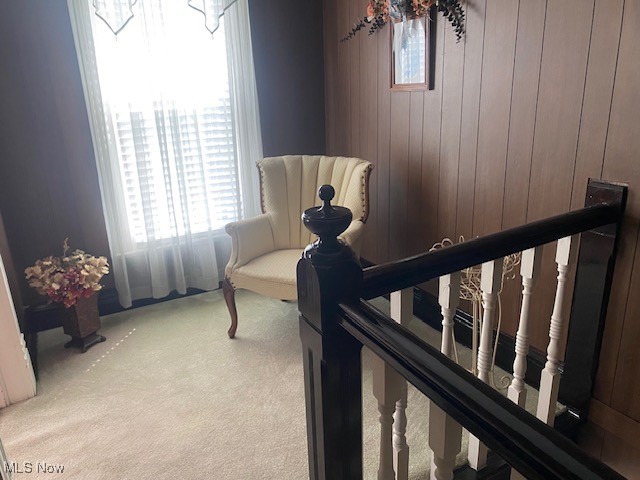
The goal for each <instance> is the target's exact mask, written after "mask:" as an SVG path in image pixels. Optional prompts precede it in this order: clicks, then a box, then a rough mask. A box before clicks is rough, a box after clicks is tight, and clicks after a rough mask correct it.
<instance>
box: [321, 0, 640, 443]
mask: <svg viewBox="0 0 640 480" xmlns="http://www.w3.org/2000/svg"><path fill="white" fill-rule="evenodd" d="M366 4H367V2H366V1H365V0H349V1H342V0H325V3H324V7H325V11H324V16H325V79H326V100H327V103H326V115H327V123H326V125H327V153H328V154H331V155H333V154H343V155H354V156H361V157H363V158H366V159H367V160H370V161H372V162H374V163H375V165H376V169H375V170H374V173H373V177H372V184H373V185H372V189H371V203H372V215H371V217H370V220H369V225H368V232H369V234H368V235H366V242H365V245H364V249H363V255H364V256H365V257H366V258H367V259H369V260H372V261H375V262H383V261H386V260H392V259H398V258H401V257H403V256H406V255H408V254H411V253H416V252H419V251H424V250H425V249H426V248H428V247H429V246H430V245H432V244H433V243H434V242H435V241H437V240H439V239H442V238H443V237H451V238H457V236H459V235H464V236H465V237H467V238H469V237H472V236H477V235H484V234H487V233H490V232H495V231H498V230H501V229H504V228H508V227H513V226H517V225H520V224H523V223H525V222H528V221H532V220H536V219H540V218H543V217H547V216H550V215H554V214H558V213H562V212H566V211H568V210H570V209H573V208H578V207H580V206H581V205H582V204H583V201H584V194H585V187H586V183H587V178H588V177H596V178H604V179H607V180H614V181H620V182H628V183H629V186H630V192H629V205H628V212H627V217H626V220H625V226H624V230H623V235H622V242H621V249H620V254H619V255H620V256H619V261H618V263H617V267H616V275H615V280H614V287H613V294H612V299H611V305H610V309H609V315H608V319H607V326H606V331H605V338H604V346H603V354H602V356H601V363H600V370H599V373H598V381H597V390H596V397H597V398H598V399H599V400H601V402H602V403H603V404H605V405H607V406H611V407H613V408H614V409H615V410H617V411H619V412H622V413H623V414H624V415H625V416H627V417H630V418H631V419H635V420H640V369H638V368H636V365H638V364H639V363H640V350H638V348H637V346H636V345H637V343H638V342H639V341H640V318H639V317H640V295H637V294H636V292H638V291H639V290H640V249H637V244H638V242H639V241H640V238H639V237H638V218H639V217H640V195H639V194H638V191H639V190H638V189H640V108H638V105H640V62H639V61H638V59H639V58H640V50H639V49H638V45H640V33H639V32H640V1H639V0H626V2H625V1H623V0H548V1H547V0H526V1H525V0H521V1H517V0H470V2H469V6H468V8H467V38H466V41H465V42H461V43H456V41H455V36H454V35H453V33H452V32H451V31H450V30H449V29H448V28H446V27H445V28H442V27H443V26H444V22H442V21H439V22H438V32H437V44H436V47H435V50H436V56H435V69H436V70H435V78H436V85H435V89H434V90H432V91H427V92H410V93H404V92H390V90H389V77H390V74H389V37H388V34H389V31H388V29H386V28H385V30H383V31H382V32H379V33H378V34H376V35H375V36H371V37H369V36H367V35H366V32H365V33H364V34H363V33H360V34H359V35H358V36H357V37H356V38H355V39H352V40H350V41H348V42H345V43H340V42H339V39H340V38H341V37H343V36H344V35H345V33H346V32H348V30H349V28H350V26H351V25H352V24H353V22H354V20H355V19H357V18H358V17H362V16H363V15H364V14H365V13H364V12H365V9H366ZM636 250H638V253H636ZM545 264H546V271H545V273H544V274H545V281H544V282H542V283H541V286H542V288H541V290H540V294H539V295H540V296H539V297H538V302H537V305H538V308H537V311H536V313H537V316H536V318H538V319H539V321H538V322H536V325H535V328H534V332H533V342H534V344H535V345H536V346H537V347H538V348H544V345H545V344H546V338H547V332H548V323H549V320H548V318H549V315H550V312H551V304H552V294H553V289H554V288H555V287H554V281H553V276H554V272H553V254H552V251H551V249H547V253H546V260H545ZM506 295H507V296H511V297H517V295H519V293H518V288H517V287H516V286H513V287H511V288H510V289H509V291H508V292H506ZM516 314H517V306H516V302H514V301H511V302H507V308H506V311H505V330H506V331H507V332H508V333H511V334H513V333H514V332H515V328H516V324H515V321H514V319H515V318H517V315H516ZM637 426H638V424H636V427H637ZM638 431H639V432H640V429H639V430H638Z"/></svg>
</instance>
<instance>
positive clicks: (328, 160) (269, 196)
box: [257, 155, 373, 249]
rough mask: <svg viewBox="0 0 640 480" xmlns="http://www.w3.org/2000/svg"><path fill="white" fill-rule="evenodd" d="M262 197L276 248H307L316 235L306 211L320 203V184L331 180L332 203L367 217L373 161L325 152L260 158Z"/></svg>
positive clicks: (357, 215) (363, 217) (355, 216)
mask: <svg viewBox="0 0 640 480" xmlns="http://www.w3.org/2000/svg"><path fill="white" fill-rule="evenodd" d="M257 164H258V169H259V171H260V199H261V205H262V211H263V213H267V214H269V217H270V221H271V228H272V230H273V236H274V244H275V248H276V249H286V248H304V247H305V246H307V245H308V244H309V243H311V242H312V241H313V240H314V238H313V234H311V233H310V232H309V231H308V230H307V229H306V228H305V227H304V225H303V224H302V220H301V218H300V215H301V214H302V211H303V210H305V209H306V208H309V207H311V206H319V205H320V200H319V199H318V195H317V193H318V188H320V187H321V186H322V185H324V184H331V185H332V186H333V187H334V188H335V190H336V197H335V199H334V201H333V202H332V203H334V204H335V205H341V206H344V207H347V208H349V209H350V210H351V212H352V213H353V220H361V221H362V222H363V223H364V222H366V221H367V216H368V214H369V205H368V201H369V198H368V196H369V195H368V186H369V174H370V173H371V170H372V169H373V165H372V164H371V163H370V162H367V161H366V160H362V159H360V158H350V157H326V156H321V155H287V156H282V157H270V158H265V159H263V160H260V161H258V162H257Z"/></svg>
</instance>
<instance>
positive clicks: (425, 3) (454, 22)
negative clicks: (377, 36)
mask: <svg viewBox="0 0 640 480" xmlns="http://www.w3.org/2000/svg"><path fill="white" fill-rule="evenodd" d="M431 8H435V9H436V10H437V11H438V12H440V13H442V14H443V16H444V18H446V19H447V20H448V21H449V23H451V26H452V27H453V29H454V32H455V34H456V38H457V39H458V41H460V39H461V38H462V37H463V36H464V31H465V30H464V9H463V8H462V5H460V2H459V0H370V1H369V5H368V6H367V16H366V17H364V18H361V19H360V20H358V21H357V22H356V24H355V25H354V26H353V28H352V29H351V31H350V32H349V33H348V34H347V36H346V37H344V38H343V39H342V41H343V42H344V41H345V40H348V39H350V38H351V37H353V36H355V34H356V33H358V32H359V31H360V30H362V29H363V28H366V27H367V25H369V35H371V34H373V33H375V32H376V31H378V30H379V29H380V28H382V27H383V26H384V25H385V24H386V23H388V22H389V20H390V19H391V18H397V19H402V18H406V17H409V18H414V17H420V16H424V15H428V14H429V10H430V9H431Z"/></svg>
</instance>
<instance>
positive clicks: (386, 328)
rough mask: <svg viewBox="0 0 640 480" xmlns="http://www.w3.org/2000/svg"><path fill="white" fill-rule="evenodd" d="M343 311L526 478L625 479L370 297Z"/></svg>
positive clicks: (362, 336) (343, 319) (344, 319)
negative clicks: (370, 301) (377, 306)
mask: <svg viewBox="0 0 640 480" xmlns="http://www.w3.org/2000/svg"><path fill="white" fill-rule="evenodd" d="M599 210H600V211H604V209H599ZM456 268H457V267H456ZM339 316H340V319H339V320H338V321H339V324H340V325H341V326H342V327H343V328H344V329H345V330H346V331H347V332H348V333H349V334H351V335H352V336H353V337H355V338H356V339H357V340H358V341H359V342H361V343H362V344H363V345H365V346H367V347H369V348H370V349H371V350H372V351H373V352H374V353H375V354H377V355H378V356H380V357H381V358H382V359H383V360H385V361H386V362H387V363H389V364H390V365H391V366H392V367H394V368H395V369H396V370H397V371H398V372H399V373H400V374H401V375H402V376H403V377H405V378H406V379H407V380H408V381H409V382H411V383H412V384H413V385H414V386H415V387H416V388H417V389H418V390H420V391H421V392H422V393H423V394H425V395H426V396H427V397H429V398H430V399H431V400H433V401H434V402H435V403H436V404H437V405H438V406H439V407H440V408H442V409H443V410H444V411H445V412H446V413H447V414H449V415H450V416H451V417H452V418H453V419H454V420H456V421H457V422H458V423H460V424H461V425H462V426H464V427H465V428H466V429H468V430H469V431H470V432H471V433H473V434H474V435H476V436H477V437H478V438H479V439H480V440H482V441H483V442H484V443H486V445H487V446H488V447H490V448H491V449H492V450H493V451H495V452H497V453H498V454H499V455H500V456H501V457H502V458H504V459H505V460H506V461H507V462H508V463H509V464H511V465H512V466H513V467H514V468H516V470H518V471H519V472H521V473H522V474H523V475H525V476H526V477H527V478H529V479H540V480H553V479H557V480H578V479H580V480H603V479H624V477H622V476H621V475H619V474H618V473H616V472H615V471H613V470H612V469H611V468H609V467H608V466H606V465H605V464H603V463H601V462H599V461H598V460H596V459H594V458H592V457H590V456H589V455H587V454H586V453H584V452H583V451H582V450H580V449H579V448H578V447H577V446H576V445H575V444H574V443H572V442H571V441H570V440H568V439H567V438H566V437H564V436H563V435H562V434H560V433H559V432H557V431H556V430H554V429H553V428H551V427H549V426H548V425H546V424H544V423H543V422H541V421H540V420H538V419H537V418H535V417H534V416H533V415H531V414H530V413H528V412H526V411H525V410H523V409H522V408H521V407H519V406H518V405H516V404H515V403H513V402H512V401H510V400H509V399H507V398H506V397H504V396H502V395H501V394H500V393H498V392H497V391H495V390H494V389H492V388H491V387H490V386H489V385H487V384H485V383H483V382H482V381H480V380H479V379H477V378H476V377H474V376H473V375H472V374H471V373H469V372H468V371H467V370H465V369H464V368H462V367H460V366H459V365H458V364H456V363H455V362H454V361H452V360H451V359H449V358H447V357H446V356H444V355H442V354H441V353H440V352H439V351H438V350H436V349H435V348H433V347H432V346H430V345H429V344H427V343H425V342H424V341H422V340H421V339H419V338H418V337H416V336H415V335H413V334H412V333H411V332H409V331H407V330H406V329H405V328H403V327H402V326H400V325H398V324H397V323H396V322H394V321H393V320H392V319H390V318H388V317H387V316H386V315H384V314H383V313H381V312H380V311H378V310H377V309H375V308H374V307H372V306H371V305H370V304H368V303H367V302H366V301H363V300H361V301H360V303H359V304H353V305H343V304H341V305H340V306H339Z"/></svg>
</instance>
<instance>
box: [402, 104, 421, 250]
mask: <svg viewBox="0 0 640 480" xmlns="http://www.w3.org/2000/svg"><path fill="white" fill-rule="evenodd" d="M423 118H424V93H423V92H411V96H410V105H409V161H408V172H409V174H408V175H407V219H408V221H407V228H406V230H405V232H404V235H405V236H406V237H407V247H406V252H405V255H413V254H416V253H420V252H424V251H425V250H427V249H426V248H425V245H424V242H423V241H422V240H421V238H420V235H419V234H418V233H417V232H416V230H415V224H414V221H413V219H416V218H422V214H421V202H420V197H421V194H422V139H423V135H422V121H423Z"/></svg>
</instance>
